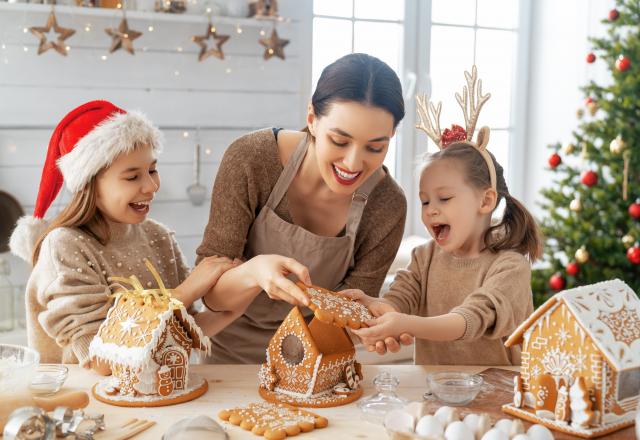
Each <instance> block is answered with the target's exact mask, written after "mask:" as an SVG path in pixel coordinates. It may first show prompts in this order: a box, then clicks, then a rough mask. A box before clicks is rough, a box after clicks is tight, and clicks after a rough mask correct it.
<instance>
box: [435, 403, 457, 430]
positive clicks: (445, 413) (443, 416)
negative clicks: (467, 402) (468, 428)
mask: <svg viewBox="0 0 640 440" xmlns="http://www.w3.org/2000/svg"><path fill="white" fill-rule="evenodd" d="M434 416H436V418H437V419H438V420H440V423H442V426H447V425H449V423H452V422H457V421H459V420H460V416H459V415H458V410H457V409H455V408H451V407H450V406H441V407H440V408H438V410H437V411H436V412H435V414H434Z"/></svg>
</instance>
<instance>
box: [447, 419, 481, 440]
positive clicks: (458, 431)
mask: <svg viewBox="0 0 640 440" xmlns="http://www.w3.org/2000/svg"><path fill="white" fill-rule="evenodd" d="M444 438H445V439H447V440H475V436H474V435H473V431H471V430H470V429H469V427H468V426H467V425H465V424H464V423H463V422H461V421H460V420H458V421H457V422H452V423H451V424H449V426H447V429H446V430H445V431H444Z"/></svg>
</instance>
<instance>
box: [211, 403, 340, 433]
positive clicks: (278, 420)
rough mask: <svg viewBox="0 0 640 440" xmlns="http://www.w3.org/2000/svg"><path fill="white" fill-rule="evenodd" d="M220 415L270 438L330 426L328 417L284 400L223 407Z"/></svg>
mask: <svg viewBox="0 0 640 440" xmlns="http://www.w3.org/2000/svg"><path fill="white" fill-rule="evenodd" d="M218 417H219V418H220V419H222V420H224V421H228V422H230V423H232V424H234V425H238V426H240V427H241V428H242V429H245V430H247V431H251V432H253V433H254V434H256V435H262V436H264V437H265V438H266V439H268V440H281V439H284V438H286V437H287V436H294V435H298V434H300V433H301V432H309V431H313V429H315V428H318V429H320V428H326V427H327V425H329V421H328V420H327V419H326V418H325V417H321V416H319V415H317V414H314V413H312V412H309V411H305V410H301V409H298V408H294V407H292V406H289V405H285V404H282V403H250V404H249V405H247V406H246V407H244V408H231V409H223V410H222V411H220V412H219V413H218Z"/></svg>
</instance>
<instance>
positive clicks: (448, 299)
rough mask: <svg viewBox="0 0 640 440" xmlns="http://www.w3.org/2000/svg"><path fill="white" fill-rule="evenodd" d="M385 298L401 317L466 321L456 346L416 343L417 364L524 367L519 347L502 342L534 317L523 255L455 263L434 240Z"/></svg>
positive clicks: (484, 256) (420, 248)
mask: <svg viewBox="0 0 640 440" xmlns="http://www.w3.org/2000/svg"><path fill="white" fill-rule="evenodd" d="M384 298H385V300H387V301H389V302H390V303H392V304H393V305H394V306H396V308H398V309H399V310H400V312H402V313H408V314H411V315H418V316H437V315H443V314H446V313H450V312H452V313H458V314H460V315H462V317H464V319H465V322H466V330H465V332H464V335H462V337H461V338H460V339H459V340H457V341H450V342H434V341H428V340H425V339H416V343H415V352H414V362H415V363H416V364H441V365H520V347H519V346H514V347H511V348H506V347H505V346H504V341H505V340H506V338H507V337H508V336H509V335H510V334H511V333H512V332H513V331H514V330H515V329H516V327H517V326H518V325H520V323H521V322H522V321H524V320H525V319H526V318H527V317H528V316H529V315H530V314H531V313H532V312H533V296H532V293H531V265H530V264H529V261H528V260H527V259H526V258H525V257H524V256H523V255H521V254H518V253H516V252H512V251H501V252H498V253H495V254H494V253H491V252H490V251H487V250H485V251H483V252H481V253H480V256H478V257H476V258H456V257H454V256H453V255H451V254H450V253H448V252H445V251H443V250H442V249H441V248H440V247H439V246H437V245H436V244H435V242H434V241H433V240H431V241H429V242H427V243H426V244H424V245H422V246H418V247H416V248H415V249H413V251H412V256H411V263H409V266H408V267H407V269H405V270H399V271H398V273H397V275H396V278H395V280H394V282H393V284H392V285H391V288H390V290H389V292H388V293H387V294H386V295H385V296H384Z"/></svg>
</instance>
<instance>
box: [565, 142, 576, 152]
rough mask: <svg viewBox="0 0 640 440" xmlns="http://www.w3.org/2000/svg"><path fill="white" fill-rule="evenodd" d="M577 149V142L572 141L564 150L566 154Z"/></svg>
mask: <svg viewBox="0 0 640 440" xmlns="http://www.w3.org/2000/svg"><path fill="white" fill-rule="evenodd" d="M575 149H576V146H575V144H572V143H571V142H569V143H568V144H567V145H565V146H564V148H563V151H564V152H565V153H566V154H571V153H573V152H574V151H575Z"/></svg>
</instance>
